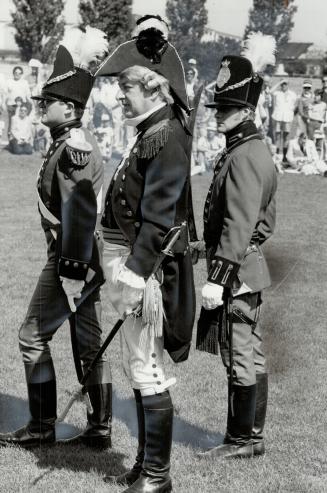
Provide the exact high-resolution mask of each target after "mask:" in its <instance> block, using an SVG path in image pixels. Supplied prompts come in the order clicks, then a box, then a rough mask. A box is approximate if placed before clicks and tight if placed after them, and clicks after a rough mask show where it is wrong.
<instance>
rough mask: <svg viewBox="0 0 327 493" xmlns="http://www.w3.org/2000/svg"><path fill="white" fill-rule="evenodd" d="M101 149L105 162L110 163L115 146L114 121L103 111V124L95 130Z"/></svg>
mask: <svg viewBox="0 0 327 493" xmlns="http://www.w3.org/2000/svg"><path fill="white" fill-rule="evenodd" d="M94 135H95V137H96V139H97V142H98V145H99V149H100V152H101V155H102V158H103V160H104V162H105V163H108V162H109V160H110V158H111V155H112V146H113V136H114V132H113V123H112V118H111V117H110V115H108V113H103V115H102V118H101V126H100V127H98V128H97V129H96V131H95V134H94Z"/></svg>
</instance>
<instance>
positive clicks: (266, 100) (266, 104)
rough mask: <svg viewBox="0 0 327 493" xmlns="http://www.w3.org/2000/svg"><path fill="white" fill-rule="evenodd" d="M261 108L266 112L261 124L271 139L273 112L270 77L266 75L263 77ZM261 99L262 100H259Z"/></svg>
mask: <svg viewBox="0 0 327 493" xmlns="http://www.w3.org/2000/svg"><path fill="white" fill-rule="evenodd" d="M261 94H262V96H263V103H262V105H263V108H264V110H265V112H266V119H265V120H264V121H263V122H262V123H263V127H264V133H265V134H266V135H268V136H269V137H270V138H271V139H273V128H272V120H271V115H272V112H273V94H272V92H271V77H270V76H269V75H268V74H265V75H264V76H263V84H262V92H261ZM261 99H262V98H261Z"/></svg>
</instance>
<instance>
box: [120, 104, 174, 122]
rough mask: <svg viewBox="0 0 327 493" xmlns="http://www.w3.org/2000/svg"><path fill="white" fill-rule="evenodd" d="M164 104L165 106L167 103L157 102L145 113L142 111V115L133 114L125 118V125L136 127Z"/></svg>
mask: <svg viewBox="0 0 327 493" xmlns="http://www.w3.org/2000/svg"><path fill="white" fill-rule="evenodd" d="M165 106H167V103H165V102H162V103H159V104H157V106H155V107H154V108H152V109H151V110H149V111H147V112H146V113H143V114H142V115H139V116H135V117H134V118H126V119H125V122H124V123H125V124H126V125H130V126H131V127H138V126H139V125H140V124H141V123H142V122H144V121H145V120H147V119H148V118H149V117H150V116H151V115H152V114H153V113H156V112H157V111H159V110H161V108H164V107H165Z"/></svg>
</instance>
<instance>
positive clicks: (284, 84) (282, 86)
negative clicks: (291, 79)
mask: <svg viewBox="0 0 327 493" xmlns="http://www.w3.org/2000/svg"><path fill="white" fill-rule="evenodd" d="M280 87H281V89H282V91H283V92H286V91H287V89H288V84H287V82H283V84H281V86H280Z"/></svg>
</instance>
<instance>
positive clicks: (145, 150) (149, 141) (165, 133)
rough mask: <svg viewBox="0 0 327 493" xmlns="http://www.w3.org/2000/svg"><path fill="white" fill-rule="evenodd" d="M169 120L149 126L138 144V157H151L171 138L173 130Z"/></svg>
mask: <svg viewBox="0 0 327 493" xmlns="http://www.w3.org/2000/svg"><path fill="white" fill-rule="evenodd" d="M171 130H172V129H171V126H170V123H169V120H168V119H166V120H161V121H160V122H158V123H156V124H155V125H153V126H152V127H150V128H148V129H147V130H146V132H145V133H144V134H143V136H142V138H141V139H140V141H139V143H138V146H137V157H138V158H141V159H151V158H153V157H154V156H156V155H157V154H158V152H159V151H160V149H162V148H163V147H164V146H165V145H166V143H167V141H168V138H169V134H170V132H171Z"/></svg>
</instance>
